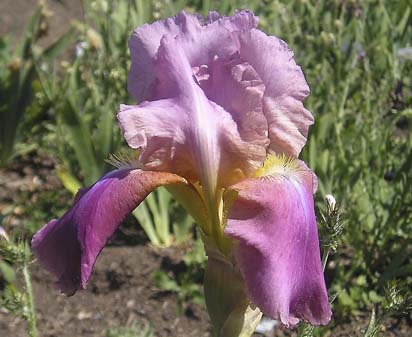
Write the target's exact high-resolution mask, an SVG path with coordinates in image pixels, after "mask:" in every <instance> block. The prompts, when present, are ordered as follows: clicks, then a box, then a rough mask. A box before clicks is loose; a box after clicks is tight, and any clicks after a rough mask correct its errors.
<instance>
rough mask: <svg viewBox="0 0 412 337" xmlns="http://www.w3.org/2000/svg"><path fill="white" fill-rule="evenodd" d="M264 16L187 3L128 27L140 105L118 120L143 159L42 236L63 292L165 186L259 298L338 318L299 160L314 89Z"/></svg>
mask: <svg viewBox="0 0 412 337" xmlns="http://www.w3.org/2000/svg"><path fill="white" fill-rule="evenodd" d="M257 23H258V20H257V17H255V16H254V15H253V13H251V12H250V11H247V10H244V11H239V12H237V13H236V14H235V15H234V16H231V17H222V16H220V15H219V14H218V13H216V12H211V13H210V14H209V15H208V17H207V18H205V19H202V18H201V17H199V16H197V15H189V14H187V13H185V12H181V13H179V14H178V15H176V16H175V17H172V18H169V19H166V20H161V21H157V22H154V23H152V24H145V25H143V26H142V27H140V28H138V29H136V30H135V31H134V32H133V33H132V36H131V38H130V41H129V48H130V52H131V60H132V64H131V70H130V73H129V78H128V89H129V92H130V94H131V95H132V96H133V98H134V99H136V101H137V102H139V104H138V105H122V106H121V107H120V111H119V113H118V122H119V126H120V128H121V130H122V132H123V135H124V138H125V140H126V142H127V143H128V145H129V147H130V148H132V149H134V150H133V151H134V155H133V156H131V157H130V158H128V160H126V159H124V160H118V164H119V165H118V166H119V168H118V169H116V170H114V171H112V172H110V173H109V174H107V175H105V176H104V177H102V178H101V179H100V180H98V181H97V182H96V183H95V184H94V185H93V186H91V187H89V188H88V189H85V190H81V191H79V192H78V194H77V196H76V198H75V201H74V205H73V206H72V208H71V209H70V210H69V211H68V212H67V213H66V214H65V215H63V216H62V217H61V218H60V219H57V220H56V219H55V220H52V221H50V222H49V223H48V224H47V225H45V226H44V227H43V228H42V229H41V230H40V231H39V232H38V233H37V234H36V235H35V236H34V238H33V241H32V246H33V250H34V253H35V255H36V256H37V258H38V260H39V261H40V263H41V264H42V265H43V266H44V267H45V268H46V269H48V270H49V271H51V272H52V273H54V274H55V276H56V277H57V285H58V287H59V288H60V289H61V291H62V292H64V293H66V294H69V295H71V294H74V293H75V292H76V291H77V290H78V289H80V288H85V287H86V284H87V281H88V279H89V277H90V274H91V272H92V268H93V265H94V263H95V260H96V258H97V256H98V255H99V253H100V251H101V250H102V249H103V247H104V246H105V244H106V243H107V241H108V240H109V239H110V237H111V236H112V235H113V233H114V232H115V230H116V229H117V227H118V226H119V225H120V224H121V222H122V221H123V219H124V218H125V217H126V216H127V215H128V214H129V213H130V212H131V211H132V210H133V209H135V208H136V206H137V205H139V203H141V202H142V201H143V200H144V199H145V197H146V196H147V195H148V194H149V193H150V192H152V191H153V190H154V189H156V188H157V187H159V186H162V185H165V186H167V188H168V190H169V191H170V192H171V193H172V194H173V195H174V196H175V197H176V199H177V200H179V201H180V202H181V203H182V204H183V206H185V207H186V209H187V210H188V212H189V213H190V214H192V215H193V217H194V218H195V220H196V222H197V223H198V225H199V226H200V228H201V231H202V234H203V237H204V240H205V243H206V245H207V247H206V248H207V249H209V254H208V255H209V258H210V256H211V254H212V253H210V251H211V250H213V249H214V250H215V253H217V254H220V256H221V257H222V258H223V259H226V260H227V261H229V262H230V263H231V264H232V265H234V268H236V269H237V270H238V271H239V274H240V275H241V278H242V282H243V284H244V287H245V291H246V294H247V297H248V300H249V301H250V303H252V304H253V305H256V306H258V307H259V308H260V310H261V311H262V312H263V313H265V314H266V315H268V316H271V317H273V318H275V319H279V320H281V322H282V323H283V324H285V325H287V326H293V325H295V324H297V323H298V321H299V320H305V321H308V322H310V323H312V324H315V325H319V324H326V323H327V322H328V321H329V319H330V316H331V311H330V306H329V302H328V296H327V291H326V286H325V281H324V276H323V271H322V266H321V259H320V251H319V241H318V233H317V225H316V218H315V213H314V201H313V193H314V191H315V190H316V176H315V175H314V173H313V172H312V171H311V170H310V169H309V168H308V167H307V166H306V165H305V164H304V163H303V162H302V161H300V160H299V159H297V158H298V155H299V153H300V151H301V149H302V147H303V146H304V144H305V143H306V137H307V133H308V128H309V126H310V125H311V124H313V116H312V114H311V113H310V112H309V111H308V110H306V109H305V107H304V106H303V100H304V99H305V98H306V97H307V95H308V94H309V87H308V85H307V83H306V81H305V78H304V75H303V73H302V70H301V68H300V67H299V66H298V65H296V63H295V61H294V56H293V52H292V51H291V50H290V49H289V48H288V46H287V44H286V43H285V42H283V41H282V40H280V39H278V38H276V37H274V36H267V35H266V34H265V33H264V32H262V31H260V30H259V29H257V28H256V27H257ZM210 243H212V244H210ZM210 247H215V248H210Z"/></svg>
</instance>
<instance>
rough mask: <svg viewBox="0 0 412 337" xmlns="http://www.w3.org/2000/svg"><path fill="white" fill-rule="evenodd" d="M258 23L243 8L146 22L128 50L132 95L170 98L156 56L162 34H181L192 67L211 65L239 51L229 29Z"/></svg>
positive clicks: (150, 98)
mask: <svg viewBox="0 0 412 337" xmlns="http://www.w3.org/2000/svg"><path fill="white" fill-rule="evenodd" d="M256 26H257V18H256V17H255V16H254V15H253V13H252V12H250V11H246V10H244V11H240V12H238V13H236V14H235V15H234V16H232V17H220V16H218V15H216V13H214V14H213V13H211V15H210V16H209V17H208V18H207V19H206V20H205V22H204V23H203V22H202V19H201V17H200V16H198V15H190V14H187V13H185V12H180V13H179V14H177V15H176V16H174V17H172V18H169V19H166V20H159V21H156V22H154V23H152V24H145V25H143V26H141V27H139V28H138V29H136V30H135V31H134V32H133V34H132V36H131V38H130V40H129V49H130V54H131V59H132V65H131V69H130V73H129V78H128V88H129V92H130V94H131V95H132V96H133V97H134V98H135V99H136V100H137V101H138V102H141V101H144V100H152V99H158V98H168V97H171V96H170V95H169V90H171V89H172V88H169V87H164V86H161V87H158V79H157V78H156V75H155V73H156V71H155V70H156V66H155V64H154V57H155V55H156V53H157V51H158V48H159V46H160V40H161V39H162V38H163V36H167V37H171V38H174V37H176V36H179V39H180V40H181V46H182V48H183V49H184V51H185V54H186V57H187V58H188V60H189V63H190V65H191V66H192V67H195V66H200V65H202V64H208V63H209V62H211V61H212V60H213V58H214V57H215V56H216V55H219V56H222V57H223V56H227V55H231V54H233V53H234V52H235V51H236V45H235V43H234V41H233V39H232V37H231V34H230V32H232V31H237V30H243V29H251V28H253V27H256Z"/></svg>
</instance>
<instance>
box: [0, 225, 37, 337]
mask: <svg viewBox="0 0 412 337" xmlns="http://www.w3.org/2000/svg"><path fill="white" fill-rule="evenodd" d="M0 229H1V230H2V228H1V227H0ZM31 261H32V255H31V250H30V246H29V244H28V243H27V242H25V241H21V240H19V241H15V240H14V238H13V237H12V238H8V237H7V236H6V235H3V236H0V263H3V266H4V265H6V263H7V266H8V269H7V270H6V272H7V273H10V274H9V275H7V274H3V277H4V279H5V281H6V286H5V290H4V291H3V292H1V293H0V307H2V308H4V309H6V310H8V311H9V312H11V313H13V314H14V315H16V316H19V317H21V318H23V319H24V320H25V321H26V322H27V332H28V334H29V336H30V337H37V327H36V326H37V323H36V312H35V308H34V298H33V289H32V284H31V276H30V264H31ZM11 266H14V268H15V269H16V271H17V272H19V274H21V275H19V276H21V278H22V280H23V282H22V283H23V286H22V287H21V286H20V287H18V286H17V285H16V284H15V283H14V281H15V273H14V271H13V272H12V271H11V270H10V268H11ZM1 271H2V273H4V269H1ZM13 274H14V275H13ZM10 276H11V277H10ZM8 278H9V279H8Z"/></svg>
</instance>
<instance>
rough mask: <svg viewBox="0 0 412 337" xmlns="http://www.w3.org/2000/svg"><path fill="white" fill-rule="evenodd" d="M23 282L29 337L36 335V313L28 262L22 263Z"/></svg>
mask: <svg viewBox="0 0 412 337" xmlns="http://www.w3.org/2000/svg"><path fill="white" fill-rule="evenodd" d="M23 276H24V284H25V287H26V292H27V298H28V300H29V303H28V306H29V307H28V311H27V323H28V332H29V335H30V337H37V326H36V313H35V311H34V299H33V287H32V284H31V277H30V271H29V265H28V263H27V262H26V263H24V265H23Z"/></svg>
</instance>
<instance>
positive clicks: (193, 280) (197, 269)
mask: <svg viewBox="0 0 412 337" xmlns="http://www.w3.org/2000/svg"><path fill="white" fill-rule="evenodd" d="M205 264H206V255H205V251H204V248H203V243H202V240H200V238H198V239H197V240H196V241H195V242H194V243H193V247H192V248H191V250H190V251H189V252H188V253H186V254H185V256H184V257H183V261H182V262H180V263H179V265H178V266H177V265H172V266H168V268H163V269H162V270H157V271H155V272H154V273H153V275H152V276H153V278H154V281H155V282H156V285H157V286H158V287H159V288H161V289H163V290H165V291H169V292H172V293H175V294H176V295H177V297H178V300H179V304H180V307H181V308H182V306H183V305H184V303H186V302H190V301H192V302H194V303H198V304H203V303H204V299H203V290H202V286H201V284H202V282H203V273H204V267H205Z"/></svg>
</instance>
